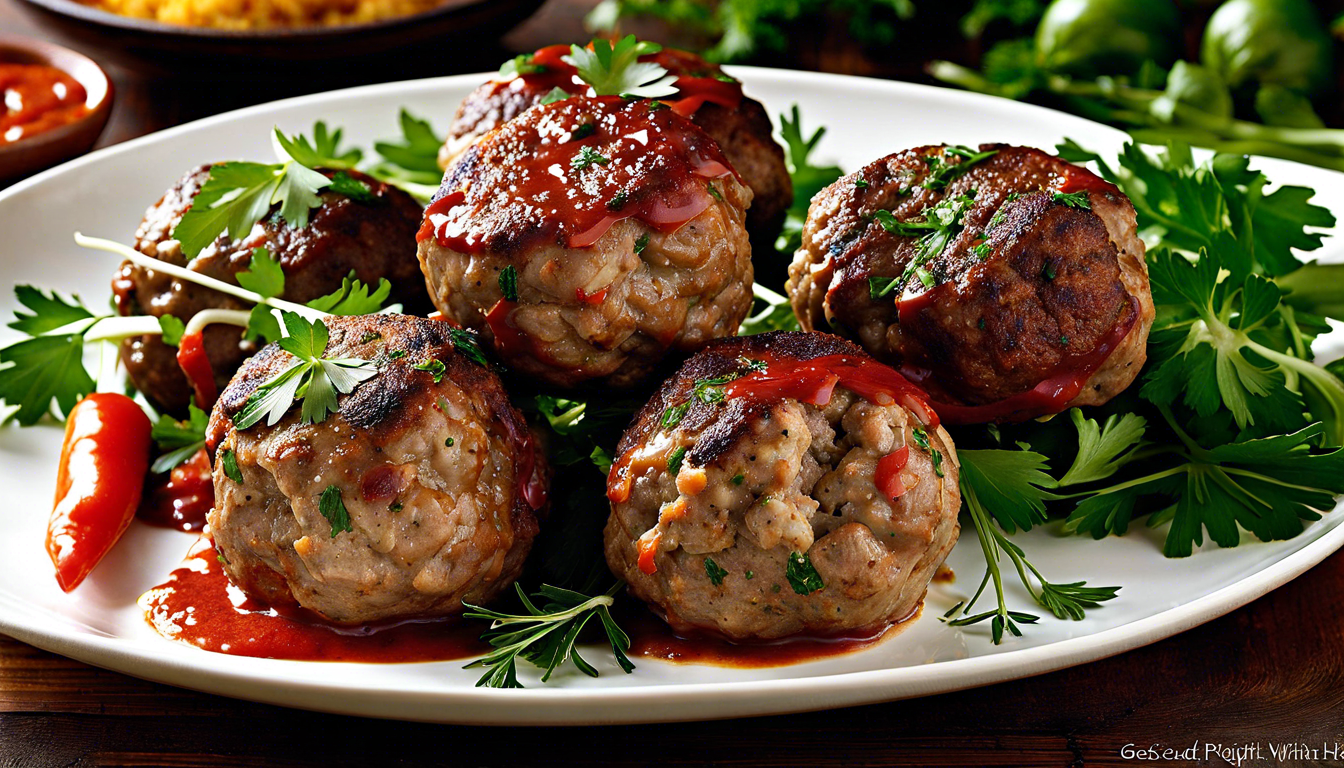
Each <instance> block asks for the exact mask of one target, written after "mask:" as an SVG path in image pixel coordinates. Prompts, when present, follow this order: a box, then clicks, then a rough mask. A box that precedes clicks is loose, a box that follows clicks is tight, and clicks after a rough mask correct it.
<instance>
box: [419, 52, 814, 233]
mask: <svg viewBox="0 0 1344 768" xmlns="http://www.w3.org/2000/svg"><path fill="white" fill-rule="evenodd" d="M568 54H569V46H567V45H552V46H548V47H546V48H542V49H541V50H539V51H537V52H536V53H534V54H532V56H531V58H530V60H529V64H530V66H531V67H532V68H534V69H538V70H540V71H531V70H530V69H529V70H528V71H525V72H523V73H521V74H517V75H509V76H507V77H505V76H498V77H496V78H494V79H493V80H491V81H490V82H488V83H485V84H484V85H482V86H481V87H479V88H477V89H476V90H475V91H473V92H472V93H471V95H470V96H468V97H467V98H466V99H465V100H464V101H463V102H462V104H461V106H459V107H458V108H457V115H456V116H455V117H454V118H453V124H452V125H451V126H450V127H449V129H448V140H447V141H446V142H445V143H444V145H443V149H442V150H440V152H439V164H440V165H441V166H442V167H443V168H445V169H446V168H447V167H448V165H449V163H451V162H452V161H453V160H455V159H457V157H458V156H460V155H461V154H462V152H463V151H465V150H466V148H467V147H469V146H471V144H472V143H473V142H475V141H476V140H477V139H479V138H480V137H481V136H484V135H485V134H486V133H488V132H490V131H491V130H492V129H494V128H496V127H498V126H499V125H501V124H502V123H505V122H508V121H509V120H512V119H513V118H515V117H517V116H518V115H521V114H522V113H523V112H525V111H527V110H528V109H529V108H531V107H533V106H535V105H537V104H540V103H541V100H542V99H544V98H545V97H546V95H547V94H549V93H550V92H551V91H552V90H553V89H555V88H559V89H561V90H562V91H565V92H567V93H570V94H574V95H582V94H586V93H588V90H589V89H588V84H587V83H585V82H583V81H582V80H579V79H578V78H577V77H576V72H575V69H574V66H573V65H571V64H569V63H568V62H566V61H564V58H563V57H565V56H567V55H568ZM640 61H651V62H655V63H657V64H659V65H661V66H662V67H664V68H665V69H667V71H668V72H670V73H672V74H673V75H676V76H677V81H676V86H677V88H679V89H680V92H679V93H678V94H677V95H675V96H672V97H669V98H668V99H665V100H664V101H666V102H667V103H668V104H671V105H672V109H674V110H676V111H677V112H679V113H681V114H682V115H686V116H688V117H690V118H691V119H692V120H694V121H695V124H696V125H698V126H700V127H701V128H702V129H703V130H704V131H705V133H708V134H709V135H710V136H711V137H713V138H714V140H715V141H717V142H718V143H719V146H720V147H721V148H722V149H723V154H724V155H726V156H727V158H728V160H729V162H730V163H732V165H733V168H735V169H736V170H737V172H738V174H739V175H741V177H742V180H743V182H745V183H746V185H747V186H748V187H751V191H752V201H751V209H750V210H748V211H747V231H748V232H750V233H751V239H752V243H754V244H755V245H756V247H757V249H758V250H760V249H764V250H765V252H767V253H773V248H771V244H772V243H773V242H774V238H775V235H777V234H779V228H780V225H781V224H783V223H784V214H785V213H787V212H788V210H789V206H790V205H791V204H792V203H793V181H792V179H791V178H790V177H789V170H788V167H787V166H785V164H784V150H783V149H782V148H781V147H780V146H779V143H778V142H776V141H775V139H774V127H773V126H772V125H771V123H770V116H769V115H768V114H766V111H765V107H763V106H761V103H760V102H759V101H756V100H755V99H751V98H747V97H746V96H744V95H742V84H741V83H739V82H737V81H736V80H733V79H732V78H729V77H728V76H727V75H725V74H724V73H723V70H722V69H720V68H719V65H717V64H713V63H710V62H708V61H705V60H704V59H702V58H700V57H699V56H696V55H695V54H693V53H687V52H686V51H676V50H669V49H664V50H661V51H659V52H657V53H653V54H648V55H645V56H642V57H640Z"/></svg>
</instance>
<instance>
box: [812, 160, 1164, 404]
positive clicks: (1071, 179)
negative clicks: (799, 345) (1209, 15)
mask: <svg viewBox="0 0 1344 768" xmlns="http://www.w3.org/2000/svg"><path fill="white" fill-rule="evenodd" d="M981 150H982V151H986V152H987V151H993V152H994V154H993V155H992V156H990V157H988V158H985V159H983V160H979V161H978V162H975V163H973V164H970V165H968V166H967V167H966V168H965V169H961V170H957V166H959V165H960V164H961V163H964V162H966V160H965V159H964V158H963V157H962V156H960V155H959V154H958V153H956V152H954V151H950V149H949V148H946V147H919V148H917V149H912V150H908V151H906V152H900V153H897V154H894V155H890V156H888V157H886V158H883V159H881V160H878V161H877V162H874V163H872V164H870V165H868V166H867V167H865V168H863V169H862V170H860V171H858V172H856V173H854V174H851V175H849V176H846V177H844V178H842V179H840V180H839V181H837V182H836V183H834V184H832V185H831V186H830V187H827V188H826V189H825V190H823V191H822V192H821V193H820V194H819V195H818V196H817V197H816V198H815V199H814V200H813V201H812V207H811V209H810V211H809V212H808V219H807V223H806V225H805V227H804V231H803V246H802V248H801V249H800V250H799V251H798V253H797V255H796V256H795V258H794V263H793V266H792V267H791V268H790V270H789V272H790V278H789V284H788V288H789V293H790V296H791V299H792V303H793V307H794V311H795V312H796V313H797V315H798V318H799V320H800V322H801V324H802V326H803V328H805V329H810V328H827V327H829V328H830V329H832V330H835V331H836V332H839V333H842V334H844V335H846V336H850V337H852V338H854V339H856V340H857V341H859V342H860V343H861V344H862V345H863V346H864V348H865V349H867V350H868V351H869V352H871V353H872V354H873V355H875V356H877V357H878V358H879V359H881V360H884V361H886V362H889V363H891V364H893V365H896V366H900V367H901V369H902V370H903V371H905V372H907V373H908V374H910V375H911V376H913V377H916V378H918V379H920V381H921V384H922V385H923V386H925V387H926V388H927V389H928V390H929V391H930V392H931V394H933V395H934V397H935V399H937V400H939V401H942V402H944V403H948V404H954V405H967V406H987V405H991V404H998V403H1001V402H1003V401H1007V400H1008V398H1012V397H1014V396H1019V395H1023V394H1024V393H1027V392H1029V391H1030V390H1032V389H1033V388H1035V387H1037V386H1038V385H1040V384H1041V383H1042V382H1043V381H1046V380H1052V379H1053V378H1054V377H1061V376H1062V377H1063V378H1065V379H1067V378H1068V377H1069V376H1070V375H1073V374H1075V373H1077V374H1079V375H1078V378H1080V379H1081V381H1078V382H1075V384H1076V385H1077V386H1075V387H1074V388H1073V389H1072V390H1071V391H1072V394H1071V395H1069V396H1068V397H1065V398H1061V401H1060V402H1055V403H1053V404H1052V405H1051V406H1050V407H1048V408H1047V409H1046V410H1044V411H1042V410H1041V409H1040V408H1036V409H1034V410H1033V409H1032V408H1023V409H1017V408H1008V409H1007V410H1006V412H1005V413H1003V414H994V415H993V416H986V415H985V414H989V413H990V411H988V410H985V409H981V410H979V411H974V410H972V411H967V412H966V414H967V415H966V416H965V417H964V418H956V417H955V416H952V415H949V414H944V417H945V418H948V419H949V420H957V421H962V420H969V421H989V420H999V419H1002V420H1016V419H1022V418H1031V417H1034V416H1039V415H1041V414H1042V413H1043V412H1058V411H1062V410H1064V409H1065V408H1068V407H1070V406H1074V405H1094V404H1099V403H1104V402H1106V401H1107V400H1109V399H1110V398H1111V397H1114V396H1115V395H1116V394H1118V393H1119V392H1120V391H1122V390H1123V389H1124V388H1125V387H1127V386H1129V384H1130V382H1132V381H1133V379H1134V377H1135V376H1136V375H1138V372H1139V369H1140V368H1142V367H1143V363H1144V360H1145V347H1146V341H1147V337H1148V330H1149V328H1150V327H1151V325H1152V321H1153V303H1152V297H1151V293H1150V290H1149V286H1148V272H1147V267H1146V266H1145V264H1144V246H1143V242H1142V241H1141V240H1140V239H1139V237H1138V234H1137V231H1136V224H1135V214H1134V208H1133V206H1132V205H1130V202H1129V200H1128V198H1126V197H1125V196H1124V194H1123V193H1121V192H1120V191H1119V190H1118V189H1117V188H1115V187H1114V186H1113V185H1111V184H1109V183H1107V182H1105V181H1103V180H1101V179H1100V178H1098V177H1096V176H1095V175H1093V174H1092V173H1091V172H1089V171H1087V170H1086V169H1083V168H1080V167H1078V166H1074V165H1071V164H1069V163H1067V162H1065V161H1063V160H1061V159H1059V158H1057V157H1054V156H1052V155H1049V154H1046V153H1045V152H1042V151H1040V150H1036V149H1031V148H1027V147H1009V146H1003V145H985V146H983V147H981ZM940 180H941V181H943V182H945V183H943V184H940ZM859 181H862V182H864V184H862V185H860V184H858V183H857V182H859ZM930 187H932V188H930ZM1061 190H1063V191H1065V192H1072V193H1073V194H1070V195H1067V196H1066V195H1063V194H1060V191H1061ZM880 212H890V214H891V216H890V217H886V216H885V214H884V213H880ZM934 212H938V213H941V214H942V215H943V216H945V217H948V218H954V219H955V222H956V223H955V224H954V225H953V226H952V227H951V228H950V229H949V232H950V233H951V237H950V239H949V241H948V242H946V244H945V245H943V246H942V247H941V249H938V248H936V247H935V248H934V249H933V250H935V251H936V252H935V253H933V254H932V255H931V258H928V259H927V260H921V249H922V248H927V246H926V245H925V244H924V243H922V242H921V239H920V238H921V237H922V236H924V235H926V234H927V232H928V230H927V229H914V230H910V229H905V228H904V227H906V226H907V225H909V224H912V223H914V224H916V225H918V224H921V223H923V222H924V221H925V220H926V218H932V217H933V213H934ZM915 267H920V269H915ZM929 285H931V286H932V287H926V286H929ZM879 293H884V294H885V295H881V296H878V295H876V294H879ZM1098 358H1101V359H1098ZM952 410H955V409H949V411H952Z"/></svg>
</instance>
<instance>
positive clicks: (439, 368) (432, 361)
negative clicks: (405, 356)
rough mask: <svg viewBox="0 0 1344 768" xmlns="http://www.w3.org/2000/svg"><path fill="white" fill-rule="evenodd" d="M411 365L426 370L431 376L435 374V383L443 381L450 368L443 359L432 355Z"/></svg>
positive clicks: (418, 369)
mask: <svg viewBox="0 0 1344 768" xmlns="http://www.w3.org/2000/svg"><path fill="white" fill-rule="evenodd" d="M411 367H412V368H414V369H415V370H417V371H424V372H426V373H428V374H429V375H430V376H433V377H434V383H435V384H438V383H439V382H441V381H443V374H444V373H445V372H447V370H448V366H446V365H444V364H443V361H442V360H438V359H436V358H432V357H431V358H428V359H426V360H421V361H420V362H418V363H416V364H415V365H412V366H411Z"/></svg>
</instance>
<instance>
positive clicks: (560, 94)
mask: <svg viewBox="0 0 1344 768" xmlns="http://www.w3.org/2000/svg"><path fill="white" fill-rule="evenodd" d="M570 96H571V94H570V93H569V91H566V90H565V89H564V88H561V87H559V86H556V87H555V88H552V89H551V90H550V92H549V93H547V94H546V95H545V96H542V97H541V103H542V104H554V103H555V102H557V101H564V100H565V99H568V98H569V97H570Z"/></svg>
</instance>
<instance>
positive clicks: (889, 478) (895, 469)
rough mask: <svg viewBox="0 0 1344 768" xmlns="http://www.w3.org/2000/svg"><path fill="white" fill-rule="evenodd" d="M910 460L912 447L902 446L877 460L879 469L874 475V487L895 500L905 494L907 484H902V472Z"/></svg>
mask: <svg viewBox="0 0 1344 768" xmlns="http://www.w3.org/2000/svg"><path fill="white" fill-rule="evenodd" d="M909 460H910V446H908V445H902V446H901V447H900V448H897V449H896V450H895V451H892V452H891V453H888V454H887V455H886V456H883V457H882V458H880V459H878V460H877V469H876V471H875V472H874V473H873V485H876V486H877V490H878V491H879V492H881V494H882V495H883V496H886V497H887V498H889V499H895V498H898V497H900V496H901V495H902V494H904V493H905V483H903V482H901V470H902V469H905V464H906V462H908V461H909Z"/></svg>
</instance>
